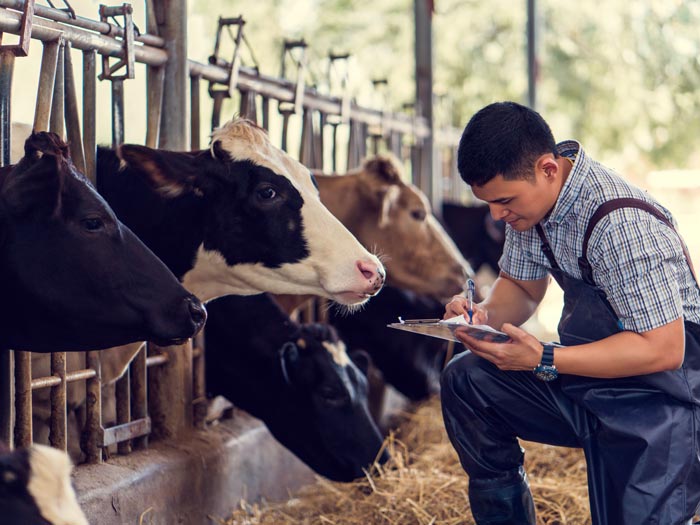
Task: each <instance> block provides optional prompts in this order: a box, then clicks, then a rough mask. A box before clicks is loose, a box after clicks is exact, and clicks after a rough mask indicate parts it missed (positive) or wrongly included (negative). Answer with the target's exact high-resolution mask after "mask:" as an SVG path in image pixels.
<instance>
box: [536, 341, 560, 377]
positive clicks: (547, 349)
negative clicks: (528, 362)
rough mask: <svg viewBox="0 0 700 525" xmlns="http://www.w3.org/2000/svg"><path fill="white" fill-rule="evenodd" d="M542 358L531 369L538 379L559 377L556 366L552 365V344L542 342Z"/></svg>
mask: <svg viewBox="0 0 700 525" xmlns="http://www.w3.org/2000/svg"><path fill="white" fill-rule="evenodd" d="M542 348H543V351H542V360H541V361H540V364H539V365H537V366H536V367H535V368H534V369H533V370H532V371H533V372H534V374H535V377H536V378H537V379H539V380H540V381H552V380H554V379H556V378H557V377H559V372H558V371H557V367H556V366H554V345H550V344H547V343H543V344H542Z"/></svg>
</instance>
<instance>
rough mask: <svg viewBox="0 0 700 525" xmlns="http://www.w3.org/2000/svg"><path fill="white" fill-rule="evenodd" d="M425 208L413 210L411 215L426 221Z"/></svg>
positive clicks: (418, 219)
mask: <svg viewBox="0 0 700 525" xmlns="http://www.w3.org/2000/svg"><path fill="white" fill-rule="evenodd" d="M425 215H426V213H425V210H412V211H411V217H413V218H414V219H415V220H417V221H424V220H425Z"/></svg>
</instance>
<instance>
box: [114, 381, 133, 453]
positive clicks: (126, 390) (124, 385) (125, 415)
mask: <svg viewBox="0 0 700 525" xmlns="http://www.w3.org/2000/svg"><path fill="white" fill-rule="evenodd" d="M130 385H131V381H130V374H129V373H128V372H127V373H126V374H124V375H123V376H122V377H121V378H120V379H119V381H117V384H116V396H117V425H122V424H124V423H129V422H130V421H131V399H130V398H131V393H130V390H131V389H130ZM117 451H118V452H119V453H120V454H128V453H129V452H131V443H130V441H129V440H127V441H121V442H120V443H118V444H117Z"/></svg>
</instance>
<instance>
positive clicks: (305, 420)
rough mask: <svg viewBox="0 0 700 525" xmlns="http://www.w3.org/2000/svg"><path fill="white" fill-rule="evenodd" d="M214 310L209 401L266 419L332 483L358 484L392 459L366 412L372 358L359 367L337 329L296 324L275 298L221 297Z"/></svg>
mask: <svg viewBox="0 0 700 525" xmlns="http://www.w3.org/2000/svg"><path fill="white" fill-rule="evenodd" d="M370 304H371V301H370ZM209 309H210V317H209V321H207V327H206V329H205V334H204V335H205V338H206V340H205V345H206V352H207V370H206V373H207V388H208V389H209V392H210V393H212V394H215V395H223V396H225V397H226V398H228V399H229V400H230V401H231V402H232V403H233V404H234V405H236V406H238V407H240V408H242V409H244V410H247V411H248V412H250V413H251V414H252V415H253V416H255V417H257V418H259V419H261V420H262V421H263V422H264V423H265V424H266V425H267V427H268V428H269V429H270V431H271V432H272V434H273V435H274V436H275V438H277V440H278V441H279V442H280V443H282V444H283V445H284V446H285V447H287V448H288V449H290V450H291V451H292V452H293V453H294V454H296V455H297V456H298V457H299V458H300V459H302V460H303V461H304V462H305V463H306V464H307V465H309V466H310V467H311V468H313V469H314V470H315V471H316V472H318V473H319V474H322V475H324V476H326V477H328V478H330V479H334V480H339V481H351V480H353V479H356V478H358V477H360V476H362V475H363V469H365V468H369V467H370V466H371V465H372V464H373V462H374V461H375V459H377V457H378V456H379V459H380V460H382V461H384V460H385V459H387V458H388V456H387V455H386V454H380V451H381V449H382V437H381V435H380V433H379V430H378V429H377V426H376V425H375V423H374V421H373V420H372V418H371V416H370V414H369V410H368V406H367V389H368V386H367V378H366V376H365V372H366V370H365V369H366V366H367V356H366V354H364V359H363V358H362V356H360V357H357V363H358V364H356V363H355V362H353V361H352V360H350V359H349V358H348V355H347V354H346V352H345V346H344V345H343V343H342V342H341V341H339V340H338V335H337V333H336V332H335V330H334V329H333V328H332V327H330V326H327V325H300V324H298V323H295V322H293V321H291V320H290V319H289V317H287V316H286V315H285V314H284V313H283V312H282V311H281V310H280V309H279V307H278V306H277V305H276V304H275V303H274V302H273V301H272V299H271V298H270V297H269V296H268V295H259V296H252V297H240V296H228V297H222V298H220V299H218V300H216V301H213V302H212V303H211V305H210V308H209Z"/></svg>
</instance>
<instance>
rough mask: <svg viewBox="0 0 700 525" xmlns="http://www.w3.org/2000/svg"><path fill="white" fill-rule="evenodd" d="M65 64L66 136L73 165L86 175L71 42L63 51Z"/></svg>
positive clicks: (67, 43)
mask: <svg viewBox="0 0 700 525" xmlns="http://www.w3.org/2000/svg"><path fill="white" fill-rule="evenodd" d="M63 62H64V65H65V73H64V76H65V92H66V93H65V96H66V108H65V119H66V135H67V136H68V144H69V145H70V153H71V157H72V158H73V164H75V166H76V167H77V168H78V170H79V171H80V172H81V173H85V155H84V154H83V141H82V140H81V138H80V117H79V116H78V96H77V93H76V87H75V76H74V75H73V59H72V57H71V45H70V42H66V45H65V46H64V50H63Z"/></svg>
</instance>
